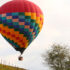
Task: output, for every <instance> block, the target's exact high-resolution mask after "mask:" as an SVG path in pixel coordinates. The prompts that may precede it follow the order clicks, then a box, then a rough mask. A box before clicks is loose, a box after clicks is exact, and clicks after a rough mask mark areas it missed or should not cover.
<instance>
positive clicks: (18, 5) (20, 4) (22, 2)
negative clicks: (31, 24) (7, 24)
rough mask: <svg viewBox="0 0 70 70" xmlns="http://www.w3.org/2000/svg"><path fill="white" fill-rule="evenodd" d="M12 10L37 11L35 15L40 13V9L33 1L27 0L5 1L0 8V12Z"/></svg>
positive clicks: (10, 11)
mask: <svg viewBox="0 0 70 70" xmlns="http://www.w3.org/2000/svg"><path fill="white" fill-rule="evenodd" d="M1 12H2V13H12V12H32V13H37V16H39V15H40V14H42V11H41V9H40V8H39V7H38V6H37V5H35V4H34V3H32V2H30V1H27V0H14V1H10V2H7V3H6V4H4V5H3V6H2V7H1V9H0V14H1Z"/></svg>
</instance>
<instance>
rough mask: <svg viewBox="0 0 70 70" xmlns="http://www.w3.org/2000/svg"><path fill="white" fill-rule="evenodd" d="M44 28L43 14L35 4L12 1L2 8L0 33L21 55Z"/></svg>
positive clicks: (23, 0)
mask: <svg viewBox="0 0 70 70" xmlns="http://www.w3.org/2000/svg"><path fill="white" fill-rule="evenodd" d="M42 26H43V13H42V11H41V9H40V8H39V7H38V6H37V5H36V4H34V3H33V2H30V1H28V0H12V1H9V2H7V3H5V4H4V5H2V6H1V7H0V33H1V35H2V36H3V37H4V38H5V39H6V40H7V41H8V42H9V43H10V44H11V45H12V47H13V48H15V50H17V51H20V53H21V54H22V53H23V52H24V50H25V49H26V48H27V47H28V46H29V45H30V43H31V42H32V41H33V40H34V39H35V38H36V37H37V36H38V34H39V32H40V31H41V29H42ZM19 60H22V57H21V56H20V57H19Z"/></svg>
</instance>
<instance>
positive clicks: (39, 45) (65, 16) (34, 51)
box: [0, 0, 70, 70]
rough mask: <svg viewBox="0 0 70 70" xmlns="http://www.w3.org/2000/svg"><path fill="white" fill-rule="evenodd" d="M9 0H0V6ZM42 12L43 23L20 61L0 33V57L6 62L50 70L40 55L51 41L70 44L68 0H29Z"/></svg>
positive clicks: (34, 68)
mask: <svg viewBox="0 0 70 70" xmlns="http://www.w3.org/2000/svg"><path fill="white" fill-rule="evenodd" d="M7 1H9V0H1V1H0V6H1V5H2V4H4V3H6V2H7ZM30 1H32V2H34V3H35V4H37V5H38V6H39V7H40V8H41V9H42V11H43V13H44V25H43V28H42V31H41V32H40V34H39V35H38V37H37V38H36V39H35V40H34V41H33V42H32V44H31V45H30V46H29V47H28V48H27V49H26V50H25V52H24V54H23V57H24V60H23V61H22V62H19V61H18V59H17V58H18V56H19V55H20V53H19V52H17V51H15V50H14V49H13V48H12V46H11V45H10V44H8V43H7V42H6V41H5V40H4V39H3V38H2V36H1V35H0V58H2V59H3V60H4V61H5V62H6V63H7V64H9V62H10V64H11V65H17V66H19V67H23V68H26V69H29V70H50V69H49V68H48V65H47V67H45V66H44V65H43V64H42V62H43V59H42V57H41V55H42V54H43V53H44V52H45V51H46V50H47V49H49V48H50V47H51V45H52V44H53V43H57V44H62V45H64V44H65V45H69V46H70V0H30Z"/></svg>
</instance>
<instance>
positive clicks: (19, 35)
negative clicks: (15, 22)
mask: <svg viewBox="0 0 70 70" xmlns="http://www.w3.org/2000/svg"><path fill="white" fill-rule="evenodd" d="M0 28H1V29H2V31H1V34H2V35H4V36H6V37H7V38H10V40H14V42H16V43H17V44H18V45H20V47H21V48H23V47H24V48H26V47H27V46H28V40H27V39H26V37H24V35H23V34H19V32H18V31H14V29H9V28H8V26H3V24H0ZM3 30H5V31H6V33H3ZM8 32H10V35H8V34H7V33H8ZM12 34H14V35H15V37H12ZM17 37H19V40H17ZM21 39H22V41H21V42H20V40H21ZM23 43H25V45H24V44H23ZM22 45H24V46H22Z"/></svg>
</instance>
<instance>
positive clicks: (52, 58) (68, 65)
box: [43, 44, 70, 70]
mask: <svg viewBox="0 0 70 70" xmlns="http://www.w3.org/2000/svg"><path fill="white" fill-rule="evenodd" d="M43 58H44V63H45V65H47V64H49V65H50V67H51V68H53V70H70V50H69V49H67V46H61V45H55V44H54V45H53V46H52V48H51V50H49V51H47V52H46V53H45V54H44V55H43Z"/></svg>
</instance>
